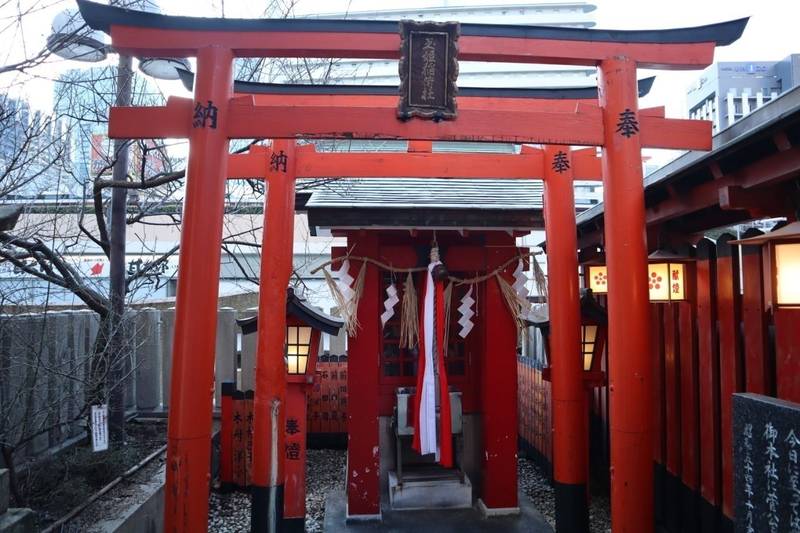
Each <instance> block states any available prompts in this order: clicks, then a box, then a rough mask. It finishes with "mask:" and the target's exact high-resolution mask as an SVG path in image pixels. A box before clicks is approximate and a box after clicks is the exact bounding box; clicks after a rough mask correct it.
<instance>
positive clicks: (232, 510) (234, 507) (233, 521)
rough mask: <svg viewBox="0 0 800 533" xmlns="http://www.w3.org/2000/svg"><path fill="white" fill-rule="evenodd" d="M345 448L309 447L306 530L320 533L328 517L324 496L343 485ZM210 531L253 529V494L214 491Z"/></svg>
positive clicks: (237, 532)
mask: <svg viewBox="0 0 800 533" xmlns="http://www.w3.org/2000/svg"><path fill="white" fill-rule="evenodd" d="M346 458H347V452H346V451H344V450H308V457H307V459H308V460H307V462H306V532H307V533H320V532H321V531H322V524H323V521H324V519H325V498H326V497H327V495H328V493H329V492H330V491H331V490H334V489H337V488H343V487H344V476H345V461H346ZM208 530H209V531H210V532H216V533H247V532H249V531H250V494H249V493H247V492H233V493H230V494H220V493H219V492H215V491H212V492H211V498H210V500H209V510H208Z"/></svg>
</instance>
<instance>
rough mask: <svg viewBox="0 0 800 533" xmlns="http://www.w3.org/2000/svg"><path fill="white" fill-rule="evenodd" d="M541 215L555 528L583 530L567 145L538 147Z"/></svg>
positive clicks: (582, 412)
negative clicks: (540, 152)
mask: <svg viewBox="0 0 800 533" xmlns="http://www.w3.org/2000/svg"><path fill="white" fill-rule="evenodd" d="M544 167H545V168H544V177H545V180H544V217H545V231H546V235H547V272H548V277H547V284H548V303H549V311H550V369H551V370H550V372H551V374H550V375H551V380H552V381H551V386H552V402H553V404H552V405H553V448H554V452H553V453H554V457H553V477H554V478H555V491H556V528H557V529H558V531H559V533H561V532H572V531H574V532H583V531H587V530H588V529H589V512H588V507H587V491H586V480H587V469H588V460H587V458H588V450H589V446H588V440H587V435H588V431H587V427H586V425H587V423H588V414H587V409H588V400H587V393H586V390H585V388H584V386H583V361H582V360H581V307H580V299H579V295H578V252H577V250H578V238H577V228H576V223H575V192H574V189H573V184H572V156H571V152H570V149H569V147H560V146H545V148H544Z"/></svg>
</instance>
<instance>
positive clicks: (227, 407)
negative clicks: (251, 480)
mask: <svg viewBox="0 0 800 533" xmlns="http://www.w3.org/2000/svg"><path fill="white" fill-rule="evenodd" d="M235 391H236V383H232V382H224V383H223V384H222V398H221V402H222V406H221V408H220V431H219V456H220V461H219V481H220V490H221V491H222V492H230V491H231V490H233V394H234V392H235Z"/></svg>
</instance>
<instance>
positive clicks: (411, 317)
mask: <svg viewBox="0 0 800 533" xmlns="http://www.w3.org/2000/svg"><path fill="white" fill-rule="evenodd" d="M417 305H418V304H417V290H416V288H415V287H414V277H413V276H412V275H411V272H409V273H408V274H407V275H406V281H405V284H404V285H403V304H402V309H401V310H400V347H401V348H414V347H415V346H417V344H418V343H419V309H418V307H417Z"/></svg>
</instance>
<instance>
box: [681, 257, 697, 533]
mask: <svg viewBox="0 0 800 533" xmlns="http://www.w3.org/2000/svg"><path fill="white" fill-rule="evenodd" d="M695 272H696V268H695V266H694V265H690V266H689V267H687V276H686V278H687V281H688V283H687V290H688V291H689V295H690V296H689V298H690V300H689V301H687V302H679V303H678V304H677V305H678V332H679V345H680V408H681V413H680V420H681V480H682V481H683V484H684V486H685V487H686V488H687V489H688V491H687V490H684V491H683V497H682V512H681V515H682V524H683V525H684V528H685V529H686V530H687V531H690V532H693V531H699V530H700V528H699V523H698V522H699V516H700V515H699V509H698V508H697V505H696V504H697V501H698V500H697V498H696V494H695V491H697V490H698V488H699V468H700V449H699V447H700V441H699V435H700V426H699V423H700V422H699V401H700V400H699V386H698V366H697V343H696V338H697V337H696V331H695V321H696V316H697V314H696V312H695V308H696V292H697V288H696V283H695V282H694V281H693V280H694V279H695V278H696V273H695Z"/></svg>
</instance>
